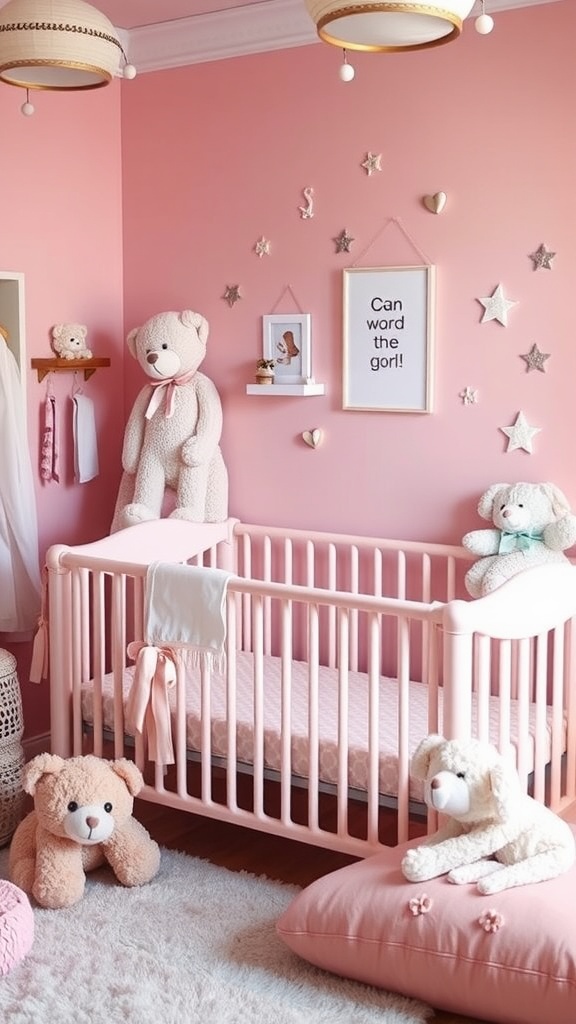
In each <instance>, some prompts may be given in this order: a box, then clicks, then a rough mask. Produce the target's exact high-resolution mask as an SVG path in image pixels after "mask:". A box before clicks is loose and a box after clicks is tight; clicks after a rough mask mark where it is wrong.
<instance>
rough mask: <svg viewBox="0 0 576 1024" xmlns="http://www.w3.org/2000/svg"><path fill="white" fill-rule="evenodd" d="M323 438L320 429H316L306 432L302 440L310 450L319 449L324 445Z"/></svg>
mask: <svg viewBox="0 0 576 1024" xmlns="http://www.w3.org/2000/svg"><path fill="white" fill-rule="evenodd" d="M323 437H324V435H323V433H322V431H321V430H320V428H319V427H315V428H314V430H305V431H304V433H303V434H302V440H303V441H304V444H307V445H308V447H309V448H318V447H319V445H321V444H322V439H323Z"/></svg>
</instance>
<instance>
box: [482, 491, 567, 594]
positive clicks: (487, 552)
mask: <svg viewBox="0 0 576 1024" xmlns="http://www.w3.org/2000/svg"><path fill="white" fill-rule="evenodd" d="M478 514H479V515H480V516H481V517H482V519H491V520H492V523H493V528H492V529H487V530H472V532H471V533H467V534H466V535H465V536H464V537H463V538H462V544H463V545H464V547H465V548H466V549H467V550H468V551H470V552H471V553H472V554H473V555H479V556H481V557H480V559H479V561H477V562H474V564H473V565H472V566H471V568H470V569H469V570H468V572H467V573H466V577H465V581H464V582H465V585H466V589H467V591H468V593H469V594H470V596H471V597H483V596H484V595H485V594H489V593H490V592H491V591H493V590H495V589H496V588H497V587H499V586H500V585H501V584H502V583H504V582H505V581H506V580H508V579H510V577H511V576H515V575H516V573H517V572H521V571H522V570H523V569H530V568H532V567H533V566H535V565H543V564H544V563H545V562H568V559H567V557H566V555H565V554H564V551H566V550H567V549H568V548H570V547H572V545H573V544H574V543H576V516H575V515H573V514H572V512H571V511H570V505H569V503H568V500H567V498H566V497H565V496H564V494H563V493H562V491H561V490H560V488H559V487H556V486H555V485H554V484H549V483H545V484H531V483H517V484H493V485H492V486H491V487H489V488H488V490H487V491H485V492H484V494H483V495H482V497H481V498H480V501H479V503H478Z"/></svg>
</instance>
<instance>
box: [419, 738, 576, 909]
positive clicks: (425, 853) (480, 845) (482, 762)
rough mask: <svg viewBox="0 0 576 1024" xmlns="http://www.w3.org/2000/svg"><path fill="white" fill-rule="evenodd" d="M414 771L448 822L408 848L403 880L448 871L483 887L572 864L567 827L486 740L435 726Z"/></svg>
mask: <svg viewBox="0 0 576 1024" xmlns="http://www.w3.org/2000/svg"><path fill="white" fill-rule="evenodd" d="M411 773H412V775H413V776H414V778H416V779H419V780H421V781H423V782H424V784H425V787H424V792H425V800H426V803H427V804H428V806H429V807H433V808H435V809H436V810H437V811H439V812H440V813H441V814H444V815H448V821H447V822H446V824H445V825H443V826H442V827H441V828H440V829H439V830H438V832H436V833H435V834H434V835H432V836H430V838H429V839H428V840H427V841H426V843H425V844H424V845H422V846H416V847H413V848H411V849H410V850H408V852H407V853H406V854H405V856H404V858H403V860H402V872H403V874H404V876H405V877H406V878H407V879H408V881H410V882H424V881H426V880H427V879H429V878H436V877H438V876H439V875H444V874H447V875H448V881H449V882H454V883H455V884H458V885H461V884H465V883H469V882H477V883H478V886H477V887H478V890H479V892H481V893H483V894H487V893H494V892H500V891H501V890H502V889H511V888H512V887H513V886H516V885H526V884H528V883H529V882H544V881H546V879H548V878H555V877H556V875H559V874H561V873H562V872H564V871H567V870H568V869H569V868H570V867H571V865H572V864H573V863H574V860H575V858H576V849H575V843H574V835H573V832H572V829H571V828H570V826H569V825H568V824H567V823H566V822H565V821H563V820H562V818H560V817H558V815H556V814H554V812H553V811H551V810H549V808H547V807H545V806H544V804H540V803H537V802H536V801H535V800H533V799H532V797H530V796H527V795H526V794H525V793H523V792H522V789H521V786H520V779H519V777H518V773H517V772H516V770H515V769H514V767H513V765H512V764H511V763H510V762H509V761H508V760H507V759H505V758H504V757H502V756H501V755H500V754H499V753H498V751H497V750H496V748H495V747H493V746H491V745H490V744H488V743H482V742H480V741H479V740H473V739H470V740H446V739H444V737H443V736H438V735H437V734H435V733H433V734H431V735H430V736H427V737H426V738H425V739H424V740H422V742H421V743H420V744H419V746H418V747H417V748H416V751H415V752H414V756H413V758H412V764H411Z"/></svg>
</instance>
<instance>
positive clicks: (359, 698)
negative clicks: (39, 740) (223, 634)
mask: <svg viewBox="0 0 576 1024" xmlns="http://www.w3.org/2000/svg"><path fill="white" fill-rule="evenodd" d="M289 665H290V667H289V678H290V701H289V708H290V710H289V721H288V720H287V721H286V722H285V730H288V731H289V734H290V757H291V767H292V773H293V774H294V775H296V776H300V777H301V778H308V775H309V763H310V742H309V725H308V723H309V699H308V696H309V666H308V664H307V663H306V662H299V661H292V662H290V663H289ZM286 671H287V669H286V667H284V673H286ZM282 672H283V669H282V660H281V659H280V658H278V657H274V656H264V658H263V679H264V685H263V693H262V718H263V760H264V765H265V767H266V768H267V769H270V770H279V769H280V765H281V753H282ZM133 674H134V669H133V667H132V666H130V667H128V668H126V669H125V670H124V672H123V677H122V698H123V706H124V707H125V706H126V700H127V698H128V694H129V692H130V688H131V685H132V679H133ZM234 687H235V700H234V701H233V702H231V707H232V708H234V709H235V710H234V711H231V715H230V717H231V718H234V717H235V729H234V730H233V733H234V735H235V739H236V758H237V760H238V761H239V762H242V763H244V764H247V765H251V764H253V762H254V750H255V747H254V744H255V728H254V719H255V710H254V709H255V700H254V662H253V656H252V654H250V653H245V652H237V653H236V672H235V681H234ZM348 692H349V700H348V744H347V758H348V764H347V770H346V774H347V778H348V783H349V785H350V786H351V787H352V788H353V789H357V790H359V791H361V792H365V791H366V789H367V784H368V765H369V752H368V727H369V714H368V711H369V685H368V677H367V675H366V674H364V673H361V672H352V671H350V672H349V673H348ZM442 697H443V694H442V689H441V688H439V690H438V704H439V707H438V731H440V732H442V712H443V700H442ZM169 701H170V707H171V709H172V715H173V717H172V726H173V735H174V734H175V733H174V722H175V706H176V694H175V690H174V689H172V690H170V691H169ZM200 701H201V693H200V674H199V669H198V668H194V669H189V671H188V676H187V686H186V743H187V747H188V749H189V750H191V751H196V752H198V751H200V749H201V714H200ZM428 703H429V689H428V686H427V685H425V684H423V683H420V682H415V681H412V682H410V684H409V700H408V706H409V712H408V717H409V724H408V731H409V749H410V753H412V752H413V751H414V749H415V748H416V746H417V745H418V743H419V742H420V740H421V739H422V738H423V737H424V736H426V735H427V734H428V733H429V732H430V731H432V730H431V728H430V726H429V718H428V713H429V712H428ZM378 704H379V708H378V712H379V713H378V718H379V737H380V750H379V790H380V793H381V794H382V795H384V796H389V797H396V795H397V793H398V780H399V763H398V743H397V736H398V714H399V711H398V705H399V702H398V683H397V681H396V679H391V678H389V677H386V676H381V677H380V685H379V698H378ZM472 705H473V707H472V717H473V725H474V726H475V725H476V722H477V699H476V694H473V695H472ZM227 706H228V700H227V683H226V677H225V675H221V674H217V673H212V674H211V677H210V709H211V715H210V717H211V730H210V737H211V739H210V742H211V755H212V756H215V757H221V758H226V757H227V755H228V727H229V726H228V715H227ZM81 707H82V717H83V720H84V722H85V723H87V724H89V725H91V724H93V722H94V688H93V685H92V683H90V684H88V685H86V686H84V687H83V688H82V699H81ZM535 718H536V709H535V706H534V705H531V706H530V707H529V714H528V720H529V732H530V738H531V739H530V752H529V759H530V760H529V765H528V770H531V769H532V765H533V748H534V742H533V736H534V729H535ZM547 718H548V725H547V730H546V743H547V745H548V750H547V758H546V759H547V760H548V759H549V755H550V750H549V748H550V728H549V725H550V718H551V711H550V709H548V710H547ZM102 721H103V726H104V728H106V729H109V730H112V731H113V729H114V682H113V677H112V674H108V675H106V676H104V678H103V680H102ZM488 721H489V738H490V741H491V742H493V743H496V742H497V740H498V730H499V721H500V714H499V700H498V698H497V697H491V698H489V709H488ZM518 722H519V702H518V701H512V702H511V705H510V723H511V730H510V733H511V742H512V744H513V745H514V744H515V738H517V736H518ZM124 728H125V727H124ZM125 731H126V732H128V730H127V729H126V728H125ZM317 763H318V772H319V778H320V781H321V782H324V783H328V784H336V783H337V781H338V770H339V742H338V671H337V670H336V669H331V668H327V667H324V666H320V669H319V678H318V753H317ZM410 797H411V799H413V800H415V801H421V800H422V798H423V792H422V785H421V783H418V782H417V781H416V780H414V779H411V780H410Z"/></svg>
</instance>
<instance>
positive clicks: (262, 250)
mask: <svg viewBox="0 0 576 1024" xmlns="http://www.w3.org/2000/svg"><path fill="white" fill-rule="evenodd" d="M254 252H255V253H256V255H257V256H259V257H260V259H262V257H263V256H269V255H270V242H269V241H268V239H267V238H259V239H258V241H257V242H256V245H255V246H254Z"/></svg>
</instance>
